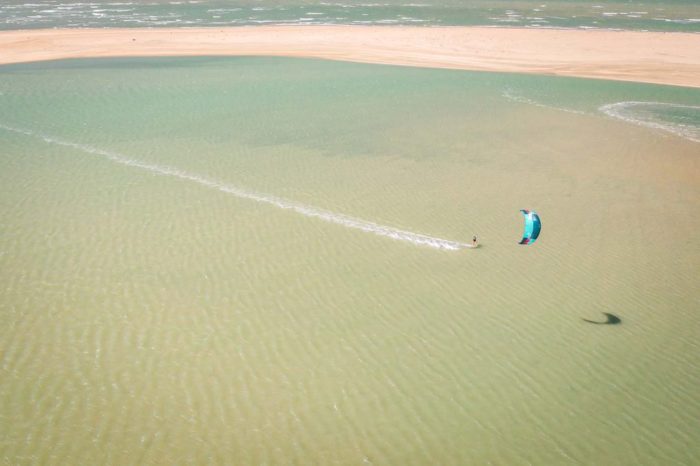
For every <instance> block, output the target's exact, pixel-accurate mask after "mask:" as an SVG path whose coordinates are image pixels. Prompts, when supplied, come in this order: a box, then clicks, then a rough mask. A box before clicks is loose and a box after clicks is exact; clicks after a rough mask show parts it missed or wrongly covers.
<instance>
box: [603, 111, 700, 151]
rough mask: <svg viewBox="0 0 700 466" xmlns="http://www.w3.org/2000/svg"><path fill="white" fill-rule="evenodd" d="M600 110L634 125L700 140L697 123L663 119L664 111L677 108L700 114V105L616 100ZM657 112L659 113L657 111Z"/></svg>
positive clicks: (699, 128)
mask: <svg viewBox="0 0 700 466" xmlns="http://www.w3.org/2000/svg"><path fill="white" fill-rule="evenodd" d="M598 110H600V111H601V112H603V113H605V114H606V115H608V116H610V117H613V118H616V119H618V120H622V121H626V122H627V123H631V124H633V125H638V126H645V127H647V128H652V129H659V130H662V131H666V132H668V133H671V134H675V135H676V136H680V137H682V138H685V139H688V140H689V141H693V142H700V127H698V125H697V124H696V123H695V124H688V123H683V122H680V121H666V120H663V113H661V114H659V113H660V112H663V111H668V110H677V111H685V112H687V113H694V114H695V121H697V115H700V106H698V105H681V104H669V103H664V102H635V101H630V102H616V103H613V104H607V105H603V106H601V107H600V108H599V109H598ZM655 112H657V113H655Z"/></svg>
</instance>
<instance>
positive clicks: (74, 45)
mask: <svg viewBox="0 0 700 466" xmlns="http://www.w3.org/2000/svg"><path fill="white" fill-rule="evenodd" d="M0 50H2V51H3V52H2V54H0V65H2V64H12V63H26V62H35V61H48V60H60V59H69V58H106V57H112V58H116V57H159V56H160V57H173V56H183V57H186V56H278V57H297V58H317V59H327V60H339V61H350V62H359V63H374V64H385V65H400V66H415V67H427V68H447V69H456V70H471V71H490V72H508V73H525V74H539V75H550V76H569V77H580V78H594V79H607V80H616V81H632V82H640V83H651V84H665V85H673V86H685V87H696V88H700V34H693V33H683V32H639V31H612V30H600V29H595V30H578V29H527V28H496V27H472V26H447V27H430V28H426V27H419V26H355V25H333V26H325V25H324V26H321V25H306V26H297V25H294V26H290V25H286V26H285V25H282V26H241V27H228V28H191V29H190V28H162V29H160V28H157V29H156V28H153V29H146V28H133V29H125V28H121V29H109V28H104V29H29V30H12V31H0Z"/></svg>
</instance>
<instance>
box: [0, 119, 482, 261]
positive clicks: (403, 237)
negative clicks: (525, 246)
mask: <svg viewBox="0 0 700 466" xmlns="http://www.w3.org/2000/svg"><path fill="white" fill-rule="evenodd" d="M0 128H2V129H4V130H7V131H12V132H15V133H19V134H24V135H26V136H31V137H35V138H38V139H41V140H43V141H45V142H47V143H49V144H56V145H59V146H65V147H71V148H74V149H78V150H80V151H82V152H87V153H89V154H95V155H100V156H102V157H105V158H107V159H109V160H111V161H112V162H115V163H118V164H121V165H127V166H129V167H136V168H141V169H143V170H148V171H149V172H152V173H155V174H157V175H163V176H172V177H173V178H179V179H181V180H187V181H192V182H194V183H197V184H200V185H202V186H206V187H208V188H212V189H216V190H219V191H222V192H225V193H228V194H232V195H234V196H236V197H238V198H241V199H249V200H252V201H255V202H260V203H263V204H269V205H272V206H274V207H277V208H279V209H285V210H291V211H293V212H296V213H298V214H301V215H304V216H306V217H312V218H318V219H321V220H324V221H326V222H330V223H335V224H337V225H342V226H344V227H346V228H353V229H356V230H362V231H365V232H367V233H373V234H375V235H379V236H386V237H388V238H391V239H395V240H399V241H406V242H409V243H412V244H415V245H419V246H429V247H432V248H436V249H446V250H451V251H457V250H460V249H465V248H471V247H472V245H471V244H468V243H461V242H458V241H451V240H447V239H442V238H436V237H434V236H428V235H422V234H420V233H413V232H411V231H406V230H400V229H398V228H393V227H390V226H386V225H380V224H378V223H374V222H370V221H367V220H362V219H359V218H354V217H350V216H348V215H344V214H339V213H335V212H331V211H329V210H324V209H320V208H317V207H314V206H310V205H305V204H301V203H298V202H294V201H290V200H287V199H283V198H280V197H277V196H273V195H272V194H265V193H258V192H254V191H249V190H246V189H242V188H239V187H236V186H233V185H230V184H226V183H222V182H219V181H216V180H212V179H209V178H205V177H203V176H200V175H195V174H191V173H188V172H186V171H183V170H180V169H177V168H172V167H168V166H165V165H156V164H151V163H146V162H141V161H139V160H135V159H132V158H129V157H127V156H125V155H122V154H119V153H117V152H112V151H107V150H103V149H99V148H96V147H92V146H89V145H85V144H79V143H75V142H71V141H64V140H62V139H58V138H55V137H52V136H47V135H44V134H41V133H38V132H35V131H31V130H28V129H22V128H15V127H11V126H7V125H4V124H1V123H0Z"/></svg>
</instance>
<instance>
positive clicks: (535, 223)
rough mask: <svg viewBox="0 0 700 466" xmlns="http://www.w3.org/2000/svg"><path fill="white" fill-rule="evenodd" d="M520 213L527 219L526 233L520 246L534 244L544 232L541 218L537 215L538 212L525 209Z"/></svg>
mask: <svg viewBox="0 0 700 466" xmlns="http://www.w3.org/2000/svg"><path fill="white" fill-rule="evenodd" d="M520 212H521V213H522V214H523V216H524V217H525V231H524V232H523V239H521V240H520V243H519V244H532V243H534V242H535V240H536V239H537V237H538V236H540V230H542V222H541V221H540V216H539V215H537V212H533V211H531V210H524V209H523V210H521V211H520Z"/></svg>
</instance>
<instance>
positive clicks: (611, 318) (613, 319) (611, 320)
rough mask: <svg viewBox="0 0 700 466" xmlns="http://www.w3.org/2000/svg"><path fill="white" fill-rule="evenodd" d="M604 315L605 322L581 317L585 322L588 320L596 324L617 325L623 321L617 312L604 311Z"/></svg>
mask: <svg viewBox="0 0 700 466" xmlns="http://www.w3.org/2000/svg"><path fill="white" fill-rule="evenodd" d="M603 315H604V316H605V318H606V320H605V322H596V321H595V320H588V319H581V320H583V321H584V322H588V323H589V324H596V325H617V324H621V323H622V319H620V318H619V317H618V316H616V315H615V314H610V313H608V312H603Z"/></svg>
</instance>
